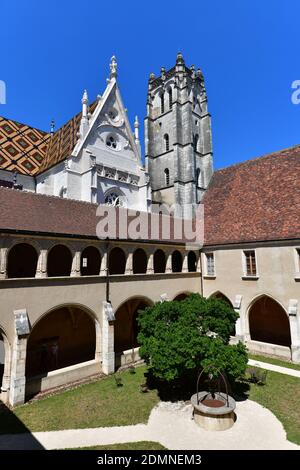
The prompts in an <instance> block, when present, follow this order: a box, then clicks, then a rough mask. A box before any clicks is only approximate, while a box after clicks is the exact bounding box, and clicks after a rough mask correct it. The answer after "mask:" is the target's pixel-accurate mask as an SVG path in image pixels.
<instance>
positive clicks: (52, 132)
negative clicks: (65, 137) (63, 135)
mask: <svg viewBox="0 0 300 470" xmlns="http://www.w3.org/2000/svg"><path fill="white" fill-rule="evenodd" d="M54 129H55V122H54V119H51V122H50V134H51V135H53V134H54Z"/></svg>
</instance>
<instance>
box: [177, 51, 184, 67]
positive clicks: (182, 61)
mask: <svg viewBox="0 0 300 470" xmlns="http://www.w3.org/2000/svg"><path fill="white" fill-rule="evenodd" d="M176 64H184V59H183V55H182V54H181V52H178V54H177V57H176Z"/></svg>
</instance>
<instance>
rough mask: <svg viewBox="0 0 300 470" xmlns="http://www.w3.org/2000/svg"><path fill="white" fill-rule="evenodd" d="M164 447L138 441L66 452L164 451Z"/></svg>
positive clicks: (156, 443) (155, 443)
mask: <svg viewBox="0 0 300 470" xmlns="http://www.w3.org/2000/svg"><path fill="white" fill-rule="evenodd" d="M165 449H166V447H164V446H162V445H161V444H159V443H158V442H152V441H139V442H126V443H125V444H111V445H106V446H94V447H78V448H75V449H67V450H165Z"/></svg>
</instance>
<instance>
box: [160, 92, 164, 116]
mask: <svg viewBox="0 0 300 470" xmlns="http://www.w3.org/2000/svg"><path fill="white" fill-rule="evenodd" d="M160 111H161V114H163V113H164V112H165V97H164V94H163V93H162V94H161V95H160Z"/></svg>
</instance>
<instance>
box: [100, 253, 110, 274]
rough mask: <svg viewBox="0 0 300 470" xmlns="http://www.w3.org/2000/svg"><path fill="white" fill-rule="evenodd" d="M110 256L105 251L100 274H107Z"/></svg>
mask: <svg viewBox="0 0 300 470" xmlns="http://www.w3.org/2000/svg"><path fill="white" fill-rule="evenodd" d="M107 261H108V256H107V253H106V252H105V253H103V256H102V258H101V267H100V276H106V274H107V269H108V262H107Z"/></svg>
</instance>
